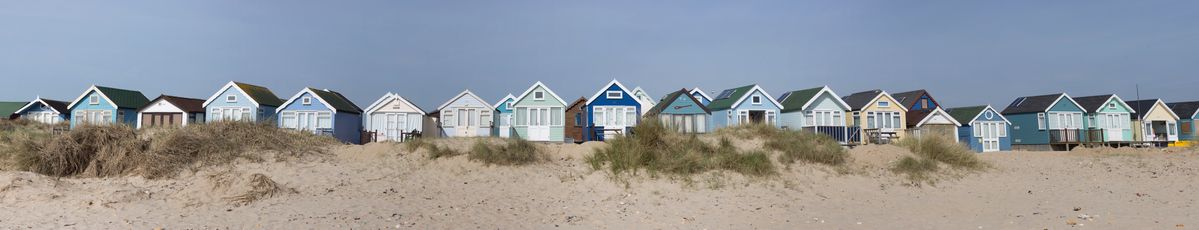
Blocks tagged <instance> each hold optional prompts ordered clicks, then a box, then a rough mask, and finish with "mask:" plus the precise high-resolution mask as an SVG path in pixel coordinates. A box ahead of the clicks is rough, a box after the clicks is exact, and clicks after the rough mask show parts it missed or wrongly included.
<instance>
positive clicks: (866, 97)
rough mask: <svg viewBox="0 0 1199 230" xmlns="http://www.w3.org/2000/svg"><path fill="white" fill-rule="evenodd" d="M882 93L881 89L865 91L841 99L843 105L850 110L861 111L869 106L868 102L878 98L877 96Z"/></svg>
mask: <svg viewBox="0 0 1199 230" xmlns="http://www.w3.org/2000/svg"><path fill="white" fill-rule="evenodd" d="M882 93H883V90H881V89H874V90H867V91H862V92H857V93H854V94H850V95H849V96H845V97H842V98H841V99H842V100H843V101H845V104H848V105H849V109H850V110H861V109H862V108H864V107H866V105H867V104H870V101H873V100H874V99H875V98H878V95H879V94H882Z"/></svg>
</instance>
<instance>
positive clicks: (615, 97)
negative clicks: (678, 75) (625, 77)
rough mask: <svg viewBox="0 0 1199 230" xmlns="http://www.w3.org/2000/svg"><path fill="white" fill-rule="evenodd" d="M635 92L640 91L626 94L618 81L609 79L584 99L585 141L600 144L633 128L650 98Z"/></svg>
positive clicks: (648, 104)
mask: <svg viewBox="0 0 1199 230" xmlns="http://www.w3.org/2000/svg"><path fill="white" fill-rule="evenodd" d="M636 92H644V91H637V90H636V89H634V90H633V91H629V89H628V88H625V87H624V85H622V84H620V81H617V80H612V81H611V82H608V84H605V85H604V86H603V87H600V88H599V90H598V91H596V92H595V94H593V95H591V97H590V98H587V101H586V110H587V115H588V116H587V129H586V130H585V133H583V137H584V138H586V139H587V140H588V141H603V140H605V139H607V138H614V137H617V136H622V135H624V134H626V133H628V132H629V130H630V129H631V128H633V127H634V126H637V122H639V121H640V120H641V115H642V114H645V111H643V110H644V109H645V108H649V107H653V106H652V103H647V101H645V100H652V98H648V97H642V96H636V95H638V94H637V93H636Z"/></svg>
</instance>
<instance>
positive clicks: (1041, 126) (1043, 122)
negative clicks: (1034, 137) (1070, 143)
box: [1037, 113, 1049, 130]
mask: <svg viewBox="0 0 1199 230" xmlns="http://www.w3.org/2000/svg"><path fill="white" fill-rule="evenodd" d="M1047 126H1049V119H1046V115H1045V113H1037V129H1038V130H1045V128H1046V127H1047Z"/></svg>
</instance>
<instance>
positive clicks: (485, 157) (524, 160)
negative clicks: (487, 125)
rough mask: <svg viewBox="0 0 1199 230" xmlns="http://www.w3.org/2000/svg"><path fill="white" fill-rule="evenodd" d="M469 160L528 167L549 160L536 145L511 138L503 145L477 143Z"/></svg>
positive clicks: (484, 142)
mask: <svg viewBox="0 0 1199 230" xmlns="http://www.w3.org/2000/svg"><path fill="white" fill-rule="evenodd" d="M467 158H469V159H470V160H473V161H479V162H483V163H484V164H488V165H492V164H494V165H527V164H532V163H536V162H539V161H542V160H544V159H546V158H547V156H546V155H545V153H543V152H542V151H541V150H540V149H538V148H537V145H536V144H533V143H532V142H529V141H527V140H524V139H517V138H509V139H505V140H504V144H503V145H492V144H489V143H488V142H487V140H485V139H480V140H479V141H477V142H475V145H474V146H473V147H472V148H471V151H470V153H468V154H467Z"/></svg>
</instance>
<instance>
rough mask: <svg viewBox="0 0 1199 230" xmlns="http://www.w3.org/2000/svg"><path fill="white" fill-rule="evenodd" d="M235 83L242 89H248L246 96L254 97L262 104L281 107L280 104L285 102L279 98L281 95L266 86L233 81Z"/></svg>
mask: <svg viewBox="0 0 1199 230" xmlns="http://www.w3.org/2000/svg"><path fill="white" fill-rule="evenodd" d="M233 84H235V85H237V87H238V88H241V90H242V91H246V94H249V95H246V96H248V97H250V98H251V99H254V101H256V102H258V104H260V105H269V106H274V107H279V105H282V104H283V100H282V99H279V96H275V93H274V92H271V90H270V89H267V88H266V87H262V86H257V85H251V84H246V83H241V82H233Z"/></svg>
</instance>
